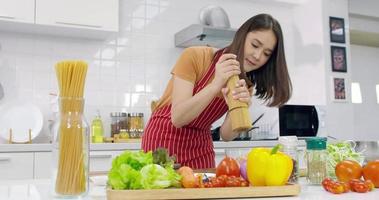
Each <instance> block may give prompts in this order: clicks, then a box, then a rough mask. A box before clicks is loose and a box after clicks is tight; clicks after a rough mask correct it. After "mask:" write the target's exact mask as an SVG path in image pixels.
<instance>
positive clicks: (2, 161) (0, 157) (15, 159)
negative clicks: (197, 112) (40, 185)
mask: <svg viewBox="0 0 379 200" xmlns="http://www.w3.org/2000/svg"><path fill="white" fill-rule="evenodd" d="M33 162H34V154H33V153H0V178H1V179H33V168H34V167H33Z"/></svg>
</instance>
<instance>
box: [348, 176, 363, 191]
mask: <svg viewBox="0 0 379 200" xmlns="http://www.w3.org/2000/svg"><path fill="white" fill-rule="evenodd" d="M360 182H361V180H359V179H351V180H350V181H349V185H350V189H351V191H353V192H356V191H355V184H357V183H360Z"/></svg>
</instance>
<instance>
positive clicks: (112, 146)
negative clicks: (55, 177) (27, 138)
mask: <svg viewBox="0 0 379 200" xmlns="http://www.w3.org/2000/svg"><path fill="white" fill-rule="evenodd" d="M277 143H278V141H277V140H254V141H231V142H223V141H217V142H213V145H214V148H216V149H217V148H251V147H257V146H264V147H270V146H275V145H276V144H277ZM300 145H305V142H304V141H300ZM140 148H141V143H140V142H130V143H100V144H91V145H90V150H91V151H118V150H121V151H123V150H126V149H129V150H139V149H140ZM51 149H52V144H48V143H43V144H0V152H48V151H51Z"/></svg>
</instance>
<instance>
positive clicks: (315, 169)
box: [305, 137, 327, 185]
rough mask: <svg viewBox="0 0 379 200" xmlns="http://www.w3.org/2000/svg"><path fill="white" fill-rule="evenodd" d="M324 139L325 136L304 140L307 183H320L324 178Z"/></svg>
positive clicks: (325, 153) (325, 154)
mask: <svg viewBox="0 0 379 200" xmlns="http://www.w3.org/2000/svg"><path fill="white" fill-rule="evenodd" d="M326 140H327V139H326V138H325V137H312V138H307V139H306V140H305V142H306V145H307V150H306V157H307V181H308V183H309V184H314V185H320V184H321V182H322V180H324V179H325V178H326V175H327V174H326V156H327V152H326Z"/></svg>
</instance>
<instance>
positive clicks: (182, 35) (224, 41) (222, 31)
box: [175, 24, 237, 48]
mask: <svg viewBox="0 0 379 200" xmlns="http://www.w3.org/2000/svg"><path fill="white" fill-rule="evenodd" d="M236 31H237V30H236V29H231V28H220V27H214V26H207V25H201V24H192V25H190V26H188V27H186V28H184V29H183V30H181V31H179V32H178V33H176V34H175V46H176V47H190V46H211V47H216V48H222V47H225V46H228V45H229V44H230V43H231V42H232V40H233V37H234V35H235V33H236Z"/></svg>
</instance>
